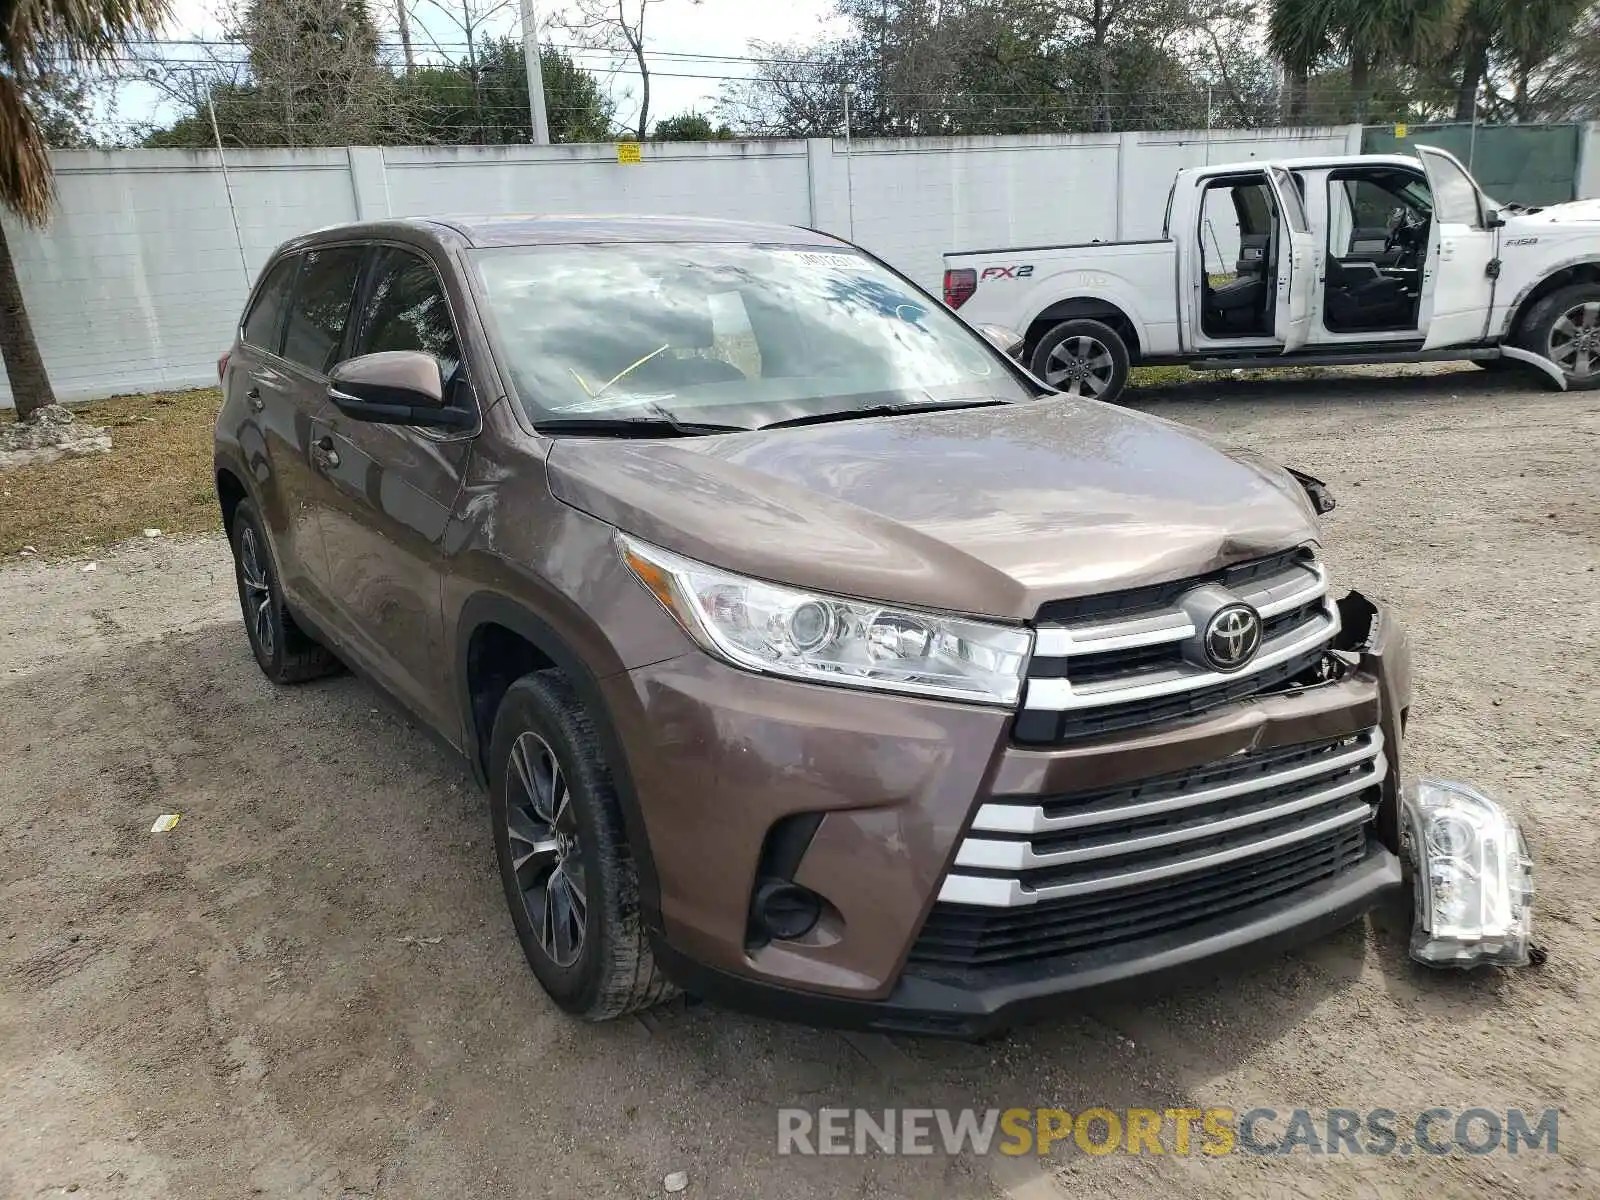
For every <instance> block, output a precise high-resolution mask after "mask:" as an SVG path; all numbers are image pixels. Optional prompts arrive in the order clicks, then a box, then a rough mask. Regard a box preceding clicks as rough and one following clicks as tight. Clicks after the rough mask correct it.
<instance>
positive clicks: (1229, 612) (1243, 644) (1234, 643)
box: [1203, 604, 1261, 671]
mask: <svg viewBox="0 0 1600 1200" xmlns="http://www.w3.org/2000/svg"><path fill="white" fill-rule="evenodd" d="M1203 648H1204V650H1205V656H1206V661H1207V662H1209V663H1210V664H1211V665H1212V666H1213V667H1215V668H1216V669H1217V670H1219V671H1237V670H1238V669H1239V668H1240V667H1242V666H1244V665H1245V664H1246V663H1248V662H1249V661H1250V660H1251V659H1252V658H1254V657H1255V656H1256V651H1257V650H1259V649H1261V615H1260V614H1259V613H1257V612H1256V610H1255V609H1253V608H1251V607H1250V606H1249V605H1248V604H1229V605H1225V606H1224V607H1222V608H1219V609H1217V611H1216V612H1215V613H1214V614H1213V615H1212V617H1211V620H1210V621H1208V622H1207V623H1206V632H1205V639H1204V642H1203Z"/></svg>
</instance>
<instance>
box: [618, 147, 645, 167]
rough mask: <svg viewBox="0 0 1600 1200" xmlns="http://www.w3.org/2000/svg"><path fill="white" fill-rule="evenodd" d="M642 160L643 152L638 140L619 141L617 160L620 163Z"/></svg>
mask: <svg viewBox="0 0 1600 1200" xmlns="http://www.w3.org/2000/svg"><path fill="white" fill-rule="evenodd" d="M641 160H642V153H641V151H640V148H639V143H638V142H618V143H617V161H618V162H619V163H636V162H640V161H641Z"/></svg>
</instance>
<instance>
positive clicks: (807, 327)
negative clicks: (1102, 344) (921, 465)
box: [475, 243, 1034, 429]
mask: <svg viewBox="0 0 1600 1200" xmlns="http://www.w3.org/2000/svg"><path fill="white" fill-rule="evenodd" d="M475 257H476V262H477V269H478V272H479V275H480V277H481V279H482V282H483V288H484V291H485V293H486V294H487V296H488V301H489V310H490V318H491V320H492V322H493V324H494V326H495V330H496V333H497V335H498V340H499V343H500V346H501V352H502V354H503V355H504V357H505V358H506V360H507V361H506V364H505V365H506V367H507V369H508V372H509V374H510V376H511V383H512V387H513V388H514V389H515V391H516V395H517V398H518V400H519V401H520V402H521V403H522V405H523V408H524V409H525V410H526V411H527V413H528V415H529V417H530V419H531V420H533V421H534V422H535V423H537V424H540V425H541V426H556V425H559V424H560V423H562V422H564V421H570V422H572V423H573V424H574V426H576V425H578V424H579V423H582V424H585V425H593V424H594V423H595V422H596V420H597V419H601V420H604V419H618V420H632V421H639V422H643V421H645V420H647V419H651V418H655V419H657V420H660V419H662V418H665V419H668V420H676V421H681V422H683V423H685V425H686V426H687V425H688V424H693V425H695V426H699V427H701V428H707V427H715V426H724V427H729V428H743V429H755V428H760V427H762V426H766V425H772V424H776V423H778V422H785V421H804V420H814V419H828V418H831V417H835V416H841V417H842V416H849V415H852V414H856V413H868V412H883V411H885V410H890V411H892V410H897V409H901V408H922V407H942V406H944V405H947V404H955V403H960V402H973V403H994V402H996V401H1011V400H1023V399H1028V398H1030V397H1031V396H1032V395H1033V394H1034V393H1033V392H1032V391H1030V390H1028V389H1027V388H1026V386H1025V385H1024V384H1023V383H1022V382H1021V380H1020V379H1019V377H1018V376H1017V375H1015V374H1014V373H1013V372H1011V371H1010V370H1009V369H1007V367H1006V365H1005V363H1004V361H1003V359H1002V358H1001V357H1000V355H999V352H998V351H997V350H995V349H994V348H992V347H991V346H990V345H989V344H988V343H987V342H986V341H984V340H983V339H982V338H981V337H980V336H978V335H977V334H975V333H973V332H972V331H971V330H970V329H968V328H967V327H966V326H965V325H963V324H962V323H961V322H960V321H959V320H958V319H956V318H955V317H954V316H952V315H951V314H950V313H949V312H948V311H947V310H946V309H944V308H943V307H942V306H941V305H939V304H938V303H937V302H935V301H932V300H930V299H928V297H926V296H924V295H922V294H921V293H919V292H918V291H916V290H915V289H914V288H912V287H910V286H909V285H908V284H906V283H905V282H904V281H903V280H901V279H899V278H898V277H897V276H895V275H894V274H893V273H891V272H889V271H887V270H885V269H884V268H883V267H881V266H880V265H878V264H877V263H876V262H874V261H873V260H871V259H870V258H867V257H866V256H864V255H861V254H857V253H853V252H851V251H848V250H844V249H805V248H800V247H788V246H762V245H751V244H729V243H655V244H639V243H628V244H603V245H559V246H539V247H515V248H504V249H492V250H484V251H480V252H478V253H477V255H476V256H475Z"/></svg>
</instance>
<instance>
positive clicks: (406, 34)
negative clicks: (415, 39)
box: [394, 0, 417, 75]
mask: <svg viewBox="0 0 1600 1200" xmlns="http://www.w3.org/2000/svg"><path fill="white" fill-rule="evenodd" d="M394 7H395V15H396V16H398V17H399V19H400V48H401V50H402V51H404V52H405V56H406V74H407V75H409V74H411V72H412V71H414V70H415V69H416V66H417V60H416V57H415V56H414V55H413V54H412V53H411V19H410V17H408V16H407V15H406V0H395V6H394Z"/></svg>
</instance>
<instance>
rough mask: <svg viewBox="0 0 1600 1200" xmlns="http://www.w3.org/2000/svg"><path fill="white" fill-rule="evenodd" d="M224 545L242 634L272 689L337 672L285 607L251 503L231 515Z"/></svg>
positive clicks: (335, 662)
mask: <svg viewBox="0 0 1600 1200" xmlns="http://www.w3.org/2000/svg"><path fill="white" fill-rule="evenodd" d="M229 539H230V540H231V541H232V542H233V573H234V578H235V580H236V581H237V583H238V585H239V607H240V609H241V610H242V611H243V613H244V628H245V633H246V635H247V636H248V637H249V638H250V650H251V652H252V653H253V654H255V656H256V664H257V665H258V666H259V667H260V668H261V673H262V674H263V675H265V676H266V677H267V678H268V679H270V680H272V682H273V683H304V682H306V681H307V680H309V679H319V678H321V677H322V676H324V675H331V674H333V673H334V672H336V671H338V670H339V660H338V659H337V658H335V657H334V656H333V655H332V654H330V653H329V652H328V651H327V650H326V649H324V648H323V647H322V646H320V645H318V644H317V643H316V642H315V641H313V640H312V639H311V638H309V637H307V636H306V634H305V633H304V632H303V631H302V630H301V629H300V627H299V626H298V625H296V624H295V623H294V617H293V615H292V614H291V613H290V612H289V610H288V608H287V607H286V606H285V605H284V602H283V589H282V588H281V587H280V586H279V584H278V570H277V568H276V567H275V566H274V565H273V561H272V547H271V546H270V545H268V543H267V535H266V531H265V529H264V528H263V526H262V524H261V518H260V517H259V516H257V515H256V509H255V505H254V504H252V503H251V502H250V501H248V500H241V501H239V505H238V507H237V508H236V509H234V513H233V528H232V530H230V531H229Z"/></svg>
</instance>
